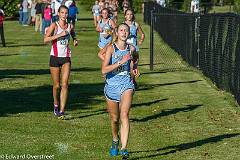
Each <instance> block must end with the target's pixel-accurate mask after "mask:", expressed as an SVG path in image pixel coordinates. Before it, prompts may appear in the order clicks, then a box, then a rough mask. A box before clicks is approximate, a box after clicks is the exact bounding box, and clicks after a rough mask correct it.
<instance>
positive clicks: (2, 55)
mask: <svg viewBox="0 0 240 160" xmlns="http://www.w3.org/2000/svg"><path fill="white" fill-rule="evenodd" d="M16 55H20V54H0V57H7V56H16Z"/></svg>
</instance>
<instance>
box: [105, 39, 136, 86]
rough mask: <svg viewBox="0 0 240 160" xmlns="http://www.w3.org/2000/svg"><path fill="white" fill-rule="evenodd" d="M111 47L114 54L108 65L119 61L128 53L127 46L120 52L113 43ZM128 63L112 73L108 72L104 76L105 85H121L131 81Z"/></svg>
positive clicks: (128, 48) (128, 46) (128, 47)
mask: <svg viewBox="0 0 240 160" xmlns="http://www.w3.org/2000/svg"><path fill="white" fill-rule="evenodd" d="M112 46H113V49H114V52H113V54H112V57H111V59H110V62H109V65H111V64H114V63H117V62H118V61H121V60H122V58H123V56H124V55H126V54H128V53H129V52H130V45H127V47H126V48H125V49H124V50H120V49H119V48H118V47H117V45H116V44H115V43H113V44H112ZM130 62H131V60H128V61H127V62H126V63H124V64H122V65H121V66H119V67H118V68H117V69H115V70H113V71H112V72H109V73H108V74H107V76H106V82H107V84H110V85H121V84H125V83H127V82H130V81H131V77H130Z"/></svg>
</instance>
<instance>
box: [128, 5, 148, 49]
mask: <svg viewBox="0 0 240 160" xmlns="http://www.w3.org/2000/svg"><path fill="white" fill-rule="evenodd" d="M125 23H126V24H128V26H129V27H130V36H129V38H128V40H127V43H128V44H132V45H134V47H135V48H136V51H137V52H138V51H139V47H138V43H139V44H140V45H141V44H142V42H143V41H144V38H145V34H144V32H143V30H142V28H141V26H140V24H138V23H137V22H136V21H135V16H134V13H133V11H132V10H131V9H127V10H126V12H125ZM138 32H140V34H141V39H140V41H139V42H138V41H137V35H138Z"/></svg>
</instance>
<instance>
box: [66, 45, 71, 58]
mask: <svg viewBox="0 0 240 160" xmlns="http://www.w3.org/2000/svg"><path fill="white" fill-rule="evenodd" d="M66 57H70V49H69V45H67V55H66Z"/></svg>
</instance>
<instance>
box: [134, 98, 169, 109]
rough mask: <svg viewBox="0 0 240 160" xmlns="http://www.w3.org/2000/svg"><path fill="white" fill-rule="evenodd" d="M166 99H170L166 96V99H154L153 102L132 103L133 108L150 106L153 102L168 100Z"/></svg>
mask: <svg viewBox="0 0 240 160" xmlns="http://www.w3.org/2000/svg"><path fill="white" fill-rule="evenodd" d="M166 100H168V99H167V98H164V99H159V100H155V101H152V102H145V103H139V104H132V107H131V108H136V107H142V106H150V105H152V104H156V103H159V102H162V101H166Z"/></svg>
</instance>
